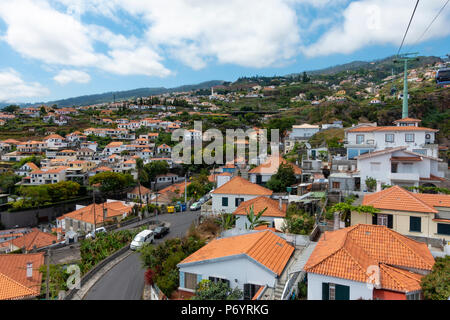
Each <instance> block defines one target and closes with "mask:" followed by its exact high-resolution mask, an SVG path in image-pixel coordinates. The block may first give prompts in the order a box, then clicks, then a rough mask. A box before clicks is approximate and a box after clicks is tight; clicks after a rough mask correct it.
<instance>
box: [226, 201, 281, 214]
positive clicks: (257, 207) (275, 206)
mask: <svg viewBox="0 0 450 320" xmlns="http://www.w3.org/2000/svg"><path fill="white" fill-rule="evenodd" d="M251 206H253V210H254V212H255V214H256V213H258V212H260V211H261V210H264V208H267V209H266V211H264V213H263V214H262V216H263V217H283V218H284V217H286V210H287V205H286V204H285V203H284V204H283V205H282V210H280V204H279V202H278V201H276V200H273V199H269V198H267V197H257V198H254V199H251V200H248V201H244V202H242V203H241V204H240V205H239V207H237V209H236V210H235V211H234V212H233V214H234V215H240V216H241V215H247V211H248V210H250V207H251Z"/></svg>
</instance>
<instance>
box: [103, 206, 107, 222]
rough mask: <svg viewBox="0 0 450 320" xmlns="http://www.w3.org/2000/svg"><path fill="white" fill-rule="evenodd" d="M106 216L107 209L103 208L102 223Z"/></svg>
mask: <svg viewBox="0 0 450 320" xmlns="http://www.w3.org/2000/svg"><path fill="white" fill-rule="evenodd" d="M107 216H108V209H107V208H103V221H105V220H106V217H107Z"/></svg>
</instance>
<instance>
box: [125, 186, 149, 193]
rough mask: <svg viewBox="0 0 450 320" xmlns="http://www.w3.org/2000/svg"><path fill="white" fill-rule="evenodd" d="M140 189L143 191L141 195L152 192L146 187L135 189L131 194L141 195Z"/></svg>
mask: <svg viewBox="0 0 450 320" xmlns="http://www.w3.org/2000/svg"><path fill="white" fill-rule="evenodd" d="M139 189H141V195H145V194H150V193H152V191H151V190H150V189H147V188H146V187H144V186H140V187H135V188H134V189H133V191H131V192H130V193H131V194H135V195H139Z"/></svg>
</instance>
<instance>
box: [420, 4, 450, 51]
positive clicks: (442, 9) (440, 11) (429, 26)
mask: <svg viewBox="0 0 450 320" xmlns="http://www.w3.org/2000/svg"><path fill="white" fill-rule="evenodd" d="M449 2H450V0H447V2H446V3H445V4H444V6H443V7H442V8H441V10H439V12H438V13H437V15H436V16H435V17H434V19H433V20H432V21H431V23H430V24H429V25H428V27H427V28H426V29H425V31H424V32H423V33H422V35H421V36H420V37H419V38H418V39H417V40H416V42H415V43H419V41H420V40H422V38H423V36H424V35H425V34H426V33H427V31H428V30H429V29H430V28H431V26H432V25H433V23H434V21H436V19H437V18H438V17H439V15H440V14H441V13H442V11H444V9H445V7H446V6H447V4H448V3H449Z"/></svg>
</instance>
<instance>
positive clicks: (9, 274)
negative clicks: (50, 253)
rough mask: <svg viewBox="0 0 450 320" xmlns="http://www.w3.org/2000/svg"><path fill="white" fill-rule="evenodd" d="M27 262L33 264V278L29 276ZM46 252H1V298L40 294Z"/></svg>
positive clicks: (21, 297)
mask: <svg viewBox="0 0 450 320" xmlns="http://www.w3.org/2000/svg"><path fill="white" fill-rule="evenodd" d="M27 263H32V264H33V273H32V277H31V278H27V273H26V268H27ZM42 265H44V253H43V252H40V253H33V254H0V300H5V299H23V298H31V297H34V296H38V295H39V294H40V291H41V282H42V273H40V272H39V268H40V267H41V266H42Z"/></svg>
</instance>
